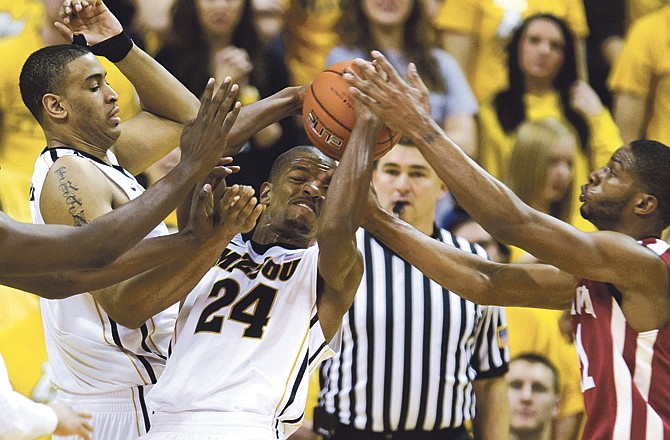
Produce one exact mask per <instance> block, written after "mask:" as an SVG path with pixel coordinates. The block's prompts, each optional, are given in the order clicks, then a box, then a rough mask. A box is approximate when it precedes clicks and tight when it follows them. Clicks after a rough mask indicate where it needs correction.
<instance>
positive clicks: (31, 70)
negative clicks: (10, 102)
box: [19, 44, 91, 124]
mask: <svg viewBox="0 0 670 440" xmlns="http://www.w3.org/2000/svg"><path fill="white" fill-rule="evenodd" d="M89 53H91V51H90V49H88V48H87V47H84V46H79V45H76V44H59V45H56V46H47V47H43V48H42V49H39V50H37V51H35V52H33V53H32V54H31V55H30V56H29V57H28V59H27V60H26V62H25V63H24V64H23V67H22V68H21V75H20V76H19V88H20V89H21V99H23V103H24V104H25V105H26V107H28V110H30V113H32V115H33V116H34V117H35V119H37V122H39V123H40V124H41V123H42V122H43V120H44V114H43V108H42V98H43V97H44V95H46V94H47V93H56V92H57V91H59V89H60V88H61V87H63V85H64V81H65V77H66V75H67V74H68V65H69V64H70V63H71V62H72V61H74V60H76V59H77V58H79V57H81V56H83V55H86V54H89Z"/></svg>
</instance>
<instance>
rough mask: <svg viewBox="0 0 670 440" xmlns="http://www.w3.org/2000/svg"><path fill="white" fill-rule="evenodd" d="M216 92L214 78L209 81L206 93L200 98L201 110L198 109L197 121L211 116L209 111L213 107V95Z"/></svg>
mask: <svg viewBox="0 0 670 440" xmlns="http://www.w3.org/2000/svg"><path fill="white" fill-rule="evenodd" d="M213 90H214V78H210V79H208V80H207V85H206V86H205V91H204V92H202V96H201V97H200V108H198V115H197V116H196V119H198V120H202V119H205V118H207V119H208V116H209V115H210V112H209V109H210V107H211V105H212V93H213Z"/></svg>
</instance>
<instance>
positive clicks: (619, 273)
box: [347, 52, 668, 327]
mask: <svg viewBox="0 0 670 440" xmlns="http://www.w3.org/2000/svg"><path fill="white" fill-rule="evenodd" d="M373 57H374V59H375V62H376V63H377V64H378V67H379V68H381V70H382V71H383V73H384V74H385V75H388V77H389V80H388V81H384V79H383V78H382V75H381V74H380V73H377V72H376V71H375V69H374V68H373V67H372V66H371V65H370V64H369V63H365V62H364V61H363V60H359V62H358V64H359V68H361V69H364V70H363V73H364V75H366V77H367V78H368V80H367V81H362V80H361V79H360V78H357V77H354V76H353V75H347V78H348V80H349V81H350V83H351V84H352V85H353V86H355V87H356V88H357V89H355V90H354V93H355V94H356V96H357V97H358V98H359V99H361V100H362V101H363V102H364V103H365V104H366V105H368V106H369V107H370V108H371V109H372V110H373V111H374V112H375V113H376V114H377V115H379V116H380V117H381V119H382V120H383V121H384V122H385V123H386V124H387V125H388V126H390V127H391V128H393V129H396V130H398V131H400V132H402V133H404V134H405V135H406V136H408V137H410V138H411V139H412V140H413V141H414V142H416V144H417V146H418V147H419V149H420V150H421V152H422V153H423V155H424V156H425V157H426V159H427V160H428V161H429V162H430V163H431V164H432V165H433V167H434V169H435V171H436V172H437V174H438V175H439V176H440V178H441V179H442V180H443V181H444V182H445V184H446V185H447V186H448V187H449V190H450V191H451V192H452V193H453V194H454V197H455V198H456V199H457V200H458V202H459V203H460V204H461V205H462V206H463V207H464V209H465V210H466V211H468V213H469V214H470V215H471V216H472V218H473V219H474V220H475V221H477V222H478V223H480V224H481V225H482V226H483V227H484V228H485V229H486V230H487V231H489V232H490V233H491V234H492V235H493V236H494V237H495V238H497V239H498V240H499V241H501V242H504V243H509V244H513V245H515V246H518V247H521V248H523V249H525V250H527V251H528V252H530V253H531V254H533V255H535V256H536V257H537V258H539V259H540V260H541V261H545V262H547V263H549V264H552V265H554V266H556V267H558V268H560V269H562V270H564V271H566V272H568V273H571V274H574V275H577V276H579V277H583V278H589V279H593V280H597V281H604V282H609V283H613V284H615V285H617V287H619V288H620V289H621V290H622V291H623V292H624V293H644V295H633V296H635V297H636V298H638V299H642V302H638V303H636V305H637V306H644V310H647V311H650V312H651V311H653V309H652V303H653V302H654V301H655V300H662V299H663V295H664V294H665V293H664V292H657V291H659V290H662V289H657V288H655V289H649V286H650V285H652V284H654V285H655V286H659V285H663V284H662V282H663V280H664V279H665V280H666V283H667V278H668V275H667V270H666V269H665V268H664V265H663V263H662V262H661V260H660V259H659V258H658V257H657V256H656V255H655V254H653V253H652V252H650V251H649V250H647V249H645V248H644V247H642V246H640V245H638V244H637V242H636V241H635V239H633V238H631V237H629V236H626V235H624V234H620V233H616V232H596V233H585V232H582V231H579V230H578V229H576V228H574V227H572V226H570V225H568V224H567V223H564V222H562V221H560V220H557V219H555V218H553V217H551V216H549V215H546V214H543V213H540V212H538V211H536V210H534V209H532V208H531V207H529V206H528V205H526V204H525V203H523V202H522V201H521V200H520V199H519V198H518V197H517V196H516V195H515V194H514V193H513V192H512V191H510V190H509V188H507V187H506V186H505V185H503V184H502V183H500V182H499V181H497V180H496V179H495V178H493V177H492V176H491V175H490V174H488V173H487V172H486V171H485V170H484V169H482V168H481V167H480V166H479V165H477V164H476V163H475V162H474V161H473V160H472V159H470V158H469V157H468V156H467V155H466V154H465V153H464V152H463V151H462V150H461V149H460V148H459V147H458V145H456V144H455V143H453V142H452V141H451V140H450V139H449V138H448V137H447V136H446V135H445V134H444V132H443V131H442V130H441V129H440V127H439V126H438V125H437V124H435V122H433V121H432V119H431V118H430V115H428V114H427V113H426V111H425V110H424V108H423V106H421V105H420V103H419V102H416V99H414V94H413V93H412V88H417V87H420V88H425V86H424V85H423V83H422V82H421V80H420V78H419V77H418V75H417V74H416V71H413V72H412V71H410V77H411V81H412V83H413V85H410V84H407V83H406V82H405V81H403V80H402V79H401V78H400V76H399V75H398V74H397V72H396V71H395V70H394V69H393V67H392V66H391V65H390V64H389V63H388V61H387V60H386V59H385V58H384V57H383V55H382V54H381V53H379V52H373ZM611 166H612V164H611V163H610V164H608V166H607V167H604V168H603V169H601V170H600V171H598V172H597V173H592V174H591V179H599V178H601V177H602V173H603V172H606V171H607V170H609V169H610V167H611ZM654 292H657V293H654ZM654 295H655V296H654ZM643 296H646V299H645V298H643ZM652 296H653V298H652ZM666 301H667V299H666ZM631 304H632V303H631ZM632 308H633V309H634V308H635V307H632ZM627 318H629V319H630V316H628V315H627ZM657 318H658V319H656V320H655V322H656V323H658V322H661V321H662V320H663V318H665V319H666V320H667V316H665V317H658V316H657ZM640 327H646V325H641V326H640Z"/></svg>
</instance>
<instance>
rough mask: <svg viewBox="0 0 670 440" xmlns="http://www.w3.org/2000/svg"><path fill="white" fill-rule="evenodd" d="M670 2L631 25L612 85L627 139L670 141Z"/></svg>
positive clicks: (616, 113)
mask: <svg viewBox="0 0 670 440" xmlns="http://www.w3.org/2000/svg"><path fill="white" fill-rule="evenodd" d="M668 41H670V5H667V6H665V7H663V8H662V9H660V10H658V11H656V12H654V13H651V14H649V15H646V16H644V17H642V18H640V19H638V20H637V21H636V22H635V23H633V25H632V26H631V27H630V28H629V30H628V33H627V34H626V38H625V41H624V45H623V48H622V49H621V53H620V54H619V57H618V58H617V60H616V62H615V63H614V66H613V68H612V72H611V73H610V77H609V79H608V86H609V88H610V90H611V91H612V94H613V96H614V107H613V113H614V120H615V121H616V123H617V125H618V126H619V128H620V129H621V135H622V137H623V140H624V141H625V142H630V141H632V140H634V139H638V138H645V139H654V140H658V141H660V142H663V143H665V144H666V145H667V144H670V125H668V123H667V115H668V112H669V111H670V46H669V45H668Z"/></svg>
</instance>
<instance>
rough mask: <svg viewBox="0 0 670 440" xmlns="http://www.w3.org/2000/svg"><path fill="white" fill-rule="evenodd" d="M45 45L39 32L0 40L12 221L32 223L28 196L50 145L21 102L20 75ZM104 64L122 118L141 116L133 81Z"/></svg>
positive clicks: (6, 187)
mask: <svg viewBox="0 0 670 440" xmlns="http://www.w3.org/2000/svg"><path fill="white" fill-rule="evenodd" d="M43 45H44V44H43V43H42V40H41V39H40V36H39V33H38V30H37V28H28V29H27V30H26V31H25V32H23V33H22V34H20V35H17V36H15V37H10V38H6V39H2V40H0V53H2V57H3V60H2V63H0V113H1V114H2V119H1V121H2V122H1V125H0V207H1V208H2V210H3V211H4V212H5V213H7V214H8V215H9V216H10V217H12V218H14V219H16V220H19V221H22V222H27V223H30V222H31V217H30V208H29V205H28V196H29V192H30V179H31V176H32V173H33V165H34V164H35V160H36V159H37V156H38V155H39V153H40V152H41V151H42V150H43V149H44V147H45V146H46V141H45V138H44V132H43V131H42V128H41V127H40V125H39V124H38V123H37V121H36V120H35V118H33V116H32V114H31V113H30V111H29V110H28V108H27V107H26V106H25V105H24V104H23V101H22V100H21V92H20V90H19V74H20V72H21V67H22V66H23V63H24V62H25V60H26V59H27V58H28V56H29V55H30V54H31V53H33V52H34V51H36V50H38V49H40V48H41V47H43ZM100 61H101V63H102V65H103V66H104V67H105V69H106V70H107V82H109V84H111V86H112V87H113V88H114V90H115V91H116V92H117V93H118V94H119V101H118V105H119V107H120V108H121V113H120V115H121V118H122V119H127V118H129V117H131V116H133V115H135V114H137V113H138V112H139V110H140V109H139V103H138V101H137V97H136V94H135V90H134V89H133V86H132V84H131V83H130V81H128V79H126V78H125V77H124V76H123V74H122V73H121V72H120V71H119V70H118V69H117V68H116V66H114V65H113V64H112V63H110V62H109V61H107V60H106V59H103V58H100Z"/></svg>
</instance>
